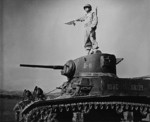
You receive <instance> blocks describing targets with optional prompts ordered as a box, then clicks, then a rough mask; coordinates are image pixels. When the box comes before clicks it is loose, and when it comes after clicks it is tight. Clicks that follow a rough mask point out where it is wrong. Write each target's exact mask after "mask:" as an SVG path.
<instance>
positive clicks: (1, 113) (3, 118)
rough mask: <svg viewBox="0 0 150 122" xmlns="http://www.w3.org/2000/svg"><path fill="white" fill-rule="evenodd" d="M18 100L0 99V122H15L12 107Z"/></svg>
mask: <svg viewBox="0 0 150 122" xmlns="http://www.w3.org/2000/svg"><path fill="white" fill-rule="evenodd" d="M18 101H19V100H18V99H12V98H11V99H10V98H0V122H15V116H14V111H13V107H14V106H15V104H16V103H17V102H18Z"/></svg>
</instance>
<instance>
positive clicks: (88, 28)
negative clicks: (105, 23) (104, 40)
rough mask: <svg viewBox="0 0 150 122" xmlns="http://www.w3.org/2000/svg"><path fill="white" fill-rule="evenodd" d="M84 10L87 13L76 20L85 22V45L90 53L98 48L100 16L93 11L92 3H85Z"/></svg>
mask: <svg viewBox="0 0 150 122" xmlns="http://www.w3.org/2000/svg"><path fill="white" fill-rule="evenodd" d="M83 8H84V10H85V12H86V14H85V15H84V16H83V17H81V18H79V19H77V20H75V21H74V25H75V22H76V21H80V22H83V21H84V22H85V24H84V28H85V30H84V47H85V49H86V50H87V51H88V54H89V53H93V52H94V51H96V50H97V49H98V43H97V41H96V32H95V31H96V28H97V24H98V17H97V13H96V12H92V6H91V5H90V4H87V5H85V6H84V7H83Z"/></svg>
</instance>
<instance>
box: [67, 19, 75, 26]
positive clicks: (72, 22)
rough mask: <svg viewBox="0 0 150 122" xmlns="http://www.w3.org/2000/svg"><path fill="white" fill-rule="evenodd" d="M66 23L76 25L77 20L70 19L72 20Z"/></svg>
mask: <svg viewBox="0 0 150 122" xmlns="http://www.w3.org/2000/svg"><path fill="white" fill-rule="evenodd" d="M65 24H67V25H74V26H75V25H76V23H75V20H73V21H70V22H67V23H65Z"/></svg>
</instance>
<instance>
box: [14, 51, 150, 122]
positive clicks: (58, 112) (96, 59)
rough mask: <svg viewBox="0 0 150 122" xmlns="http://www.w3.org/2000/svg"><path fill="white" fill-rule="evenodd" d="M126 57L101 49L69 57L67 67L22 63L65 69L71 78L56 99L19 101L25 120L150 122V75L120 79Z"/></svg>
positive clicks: (21, 119)
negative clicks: (119, 69) (118, 56)
mask: <svg viewBox="0 0 150 122" xmlns="http://www.w3.org/2000/svg"><path fill="white" fill-rule="evenodd" d="M122 60H123V59H122V58H116V57H115V55H113V54H105V53H102V52H101V51H99V50H97V51H96V52H95V53H94V54H90V55H86V56H82V57H80V58H77V59H75V60H69V61H68V62H67V63H66V64H65V65H64V66H43V65H28V64H21V65H20V66H23V67H33V68H52V69H59V70H61V74H62V75H64V76H66V77H67V78H68V81H67V82H65V83H63V85H61V86H60V87H59V89H61V94H60V96H58V97H56V98H54V99H47V98H44V99H38V100H34V99H28V100H26V101H22V102H21V103H25V105H24V106H23V107H20V108H19V107H18V106H21V105H20V104H21V103H19V104H17V107H15V111H16V113H17V115H18V119H17V120H18V121H21V122H22V121H23V122H150V98H149V97H150V79H149V77H137V78H119V77H118V76H117V74H116V65H117V64H118V63H120V62H121V61H122Z"/></svg>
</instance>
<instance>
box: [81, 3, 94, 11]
mask: <svg viewBox="0 0 150 122" xmlns="http://www.w3.org/2000/svg"><path fill="white" fill-rule="evenodd" d="M83 8H84V9H85V8H90V9H91V10H92V6H91V5H90V4H86V5H85V6H84V7H83Z"/></svg>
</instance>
